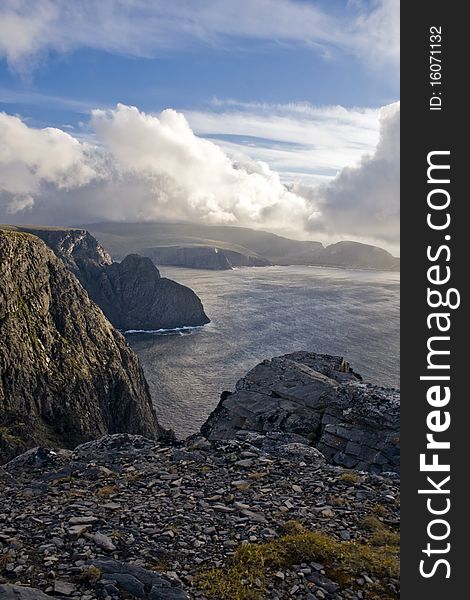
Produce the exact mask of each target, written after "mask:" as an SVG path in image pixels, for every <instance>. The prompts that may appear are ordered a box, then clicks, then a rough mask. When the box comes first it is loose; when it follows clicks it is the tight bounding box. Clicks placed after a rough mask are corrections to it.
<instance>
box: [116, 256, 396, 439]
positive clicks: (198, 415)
mask: <svg viewBox="0 0 470 600" xmlns="http://www.w3.org/2000/svg"><path fill="white" fill-rule="evenodd" d="M160 271H161V273H162V275H163V276H164V277H169V278H171V279H174V280H176V281H178V282H179V283H182V284H185V285H188V286H189V287H191V288H192V289H193V290H194V291H195V292H196V293H197V294H198V296H199V297H200V298H201V300H202V302H203V304H204V308H205V311H206V313H207V315H208V316H209V318H210V319H211V320H212V322H211V323H210V324H209V325H207V326H205V327H203V328H195V329H192V330H187V331H180V332H172V333H170V332H168V334H165V333H164V332H163V333H160V334H155V333H154V334H142V333H134V334H131V335H127V340H128V342H129V343H130V345H131V346H132V347H133V349H134V350H135V351H136V352H137V354H138V355H139V357H140V360H141V362H142V365H143V368H144V371H145V375H146V377H147V380H148V382H149V385H150V390H151V393H152V397H153V399H154V402H155V407H156V410H157V415H158V418H159V420H160V422H161V424H162V425H164V426H166V427H172V428H173V429H174V430H175V432H176V434H177V435H178V437H184V436H186V435H189V434H191V433H194V432H196V431H197V430H198V429H199V427H200V426H201V425H202V423H203V422H204V421H205V419H206V418H207V416H208V415H209V413H210V412H211V411H212V410H213V409H214V408H215V406H216V405H217V403H218V401H219V397H220V394H221V392H222V391H223V390H232V389H233V387H234V385H235V383H236V381H237V380H238V379H239V378H240V377H241V376H243V375H244V374H245V373H246V372H247V371H248V370H249V369H250V368H252V367H254V366H255V365H256V364H257V363H258V362H260V361H261V360H263V359H265V358H270V357H272V356H278V355H280V354H285V353H286V352H293V351H295V350H309V351H313V352H321V353H327V354H338V355H341V356H344V357H345V358H346V359H347V360H349V362H350V363H351V366H352V367H353V368H354V369H355V371H357V372H359V373H361V375H362V376H363V377H364V379H365V380H367V381H370V382H372V383H377V384H379V385H384V386H392V387H399V291H400V276H399V274H398V273H388V272H375V271H360V270H346V269H332V268H331V269H330V268H321V267H303V266H291V267H268V268H242V269H236V270H234V271H200V270H193V269H182V268H176V267H162V268H160Z"/></svg>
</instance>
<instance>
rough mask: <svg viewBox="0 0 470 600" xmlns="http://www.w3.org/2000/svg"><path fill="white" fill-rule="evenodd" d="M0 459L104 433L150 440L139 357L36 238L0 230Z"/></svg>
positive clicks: (152, 429)
mask: <svg viewBox="0 0 470 600" xmlns="http://www.w3.org/2000/svg"><path fill="white" fill-rule="evenodd" d="M0 372H1V379H0V460H1V459H3V460H5V459H6V458H8V457H9V456H12V455H14V454H17V453H18V452H19V451H21V450H22V449H24V448H26V447H30V446H33V445H34V444H38V443H42V444H55V445H61V446H65V447H73V446H74V445H76V444H77V443H79V442H81V441H85V440H88V439H92V438H96V437H98V436H101V435H103V434H105V433H114V432H123V431H125V432H131V433H136V434H142V435H146V436H149V437H152V438H158V437H160V436H162V435H163V434H164V433H165V432H164V430H163V429H162V428H161V427H160V426H159V424H158V422H157V419H156V416H155V412H154V410H153V407H152V401H151V398H150V394H149V390H148V386H147V383H146V381H145V378H144V375H143V371H142V369H141V367H140V364H139V361H138V359H137V357H136V356H135V354H134V353H133V352H132V350H131V349H130V348H129V347H128V346H127V344H126V341H125V339H124V337H123V336H122V335H121V334H120V333H118V332H117V331H116V330H115V329H114V327H113V326H112V325H111V324H110V323H109V321H108V320H107V319H106V318H105V316H104V315H103V313H102V312H101V310H100V309H99V308H98V306H96V304H95V303H94V302H92V301H91V300H90V299H89V297H88V295H87V293H86V291H85V290H84V289H83V288H82V286H81V285H80V283H79V282H78V280H77V279H76V277H75V276H74V275H73V274H72V273H71V272H70V271H69V270H68V269H67V268H66V267H65V266H64V263H63V262H62V261H61V260H59V259H58V258H57V257H56V256H55V255H54V253H53V252H52V251H51V250H50V249H49V248H47V246H46V245H45V244H44V243H43V242H42V241H41V240H39V239H38V238H37V237H36V236H34V235H30V234H26V233H21V232H15V231H7V230H0Z"/></svg>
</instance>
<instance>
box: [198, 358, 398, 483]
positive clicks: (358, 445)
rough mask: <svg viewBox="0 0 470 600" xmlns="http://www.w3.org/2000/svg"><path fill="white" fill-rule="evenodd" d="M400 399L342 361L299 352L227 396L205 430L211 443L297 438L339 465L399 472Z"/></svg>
mask: <svg viewBox="0 0 470 600" xmlns="http://www.w3.org/2000/svg"><path fill="white" fill-rule="evenodd" d="M399 398H400V394H399V391H398V390H396V389H391V388H384V387H379V386H375V385H372V384H368V383H364V382H363V381H362V378H361V376H360V375H358V374H356V373H354V371H353V370H352V369H351V367H350V366H349V364H348V363H347V362H346V361H345V360H344V359H343V358H342V357H339V356H330V355H327V354H315V353H309V352H294V353H292V354H286V355H284V356H281V357H277V358H272V359H270V360H265V361H263V362H262V363H260V364H259V365H257V366H256V367H255V368H254V369H252V370H251V371H250V372H249V373H248V374H247V375H246V376H245V377H243V378H242V379H240V380H239V381H238V383H237V384H236V387H235V391H234V392H233V393H229V392H224V393H223V394H222V398H221V401H220V403H219V405H218V406H217V408H216V409H215V410H214V411H213V412H212V414H211V415H210V416H209V418H208V420H207V421H206V423H205V424H204V425H203V427H202V429H201V431H202V433H203V434H204V435H205V436H206V437H207V439H209V440H223V439H233V438H237V437H239V436H240V434H242V433H243V432H254V433H257V434H261V435H263V436H265V435H268V434H271V433H273V432H279V433H288V434H296V435H297V436H298V438H297V440H296V441H297V442H298V441H303V443H304V444H306V445H310V446H313V447H315V448H316V449H317V450H319V451H320V452H321V453H322V454H323V455H324V456H325V458H326V459H327V460H328V462H331V463H333V464H336V465H340V466H343V467H346V468H353V469H358V470H366V471H371V472H374V473H381V472H389V471H390V472H398V471H399V461H400V449H399V441H400V437H399V432H400V399H399Z"/></svg>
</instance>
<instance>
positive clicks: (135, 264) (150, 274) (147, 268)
mask: <svg viewBox="0 0 470 600" xmlns="http://www.w3.org/2000/svg"><path fill="white" fill-rule="evenodd" d="M14 229H16V230H19V231H24V232H28V233H31V234H33V235H36V236H38V237H39V238H41V239H42V240H44V242H46V244H47V245H48V246H49V247H50V248H51V249H52V250H53V251H54V253H55V254H56V255H57V256H58V257H59V258H60V259H61V260H62V261H63V262H64V264H65V265H66V266H67V268H68V269H70V270H71V271H72V272H73V273H74V274H75V275H76V276H77V277H78V279H79V280H80V283H81V284H82V285H83V287H84V288H85V289H86V290H87V292H88V294H89V296H90V298H92V300H94V301H95V302H96V303H97V304H98V305H99V306H100V308H101V309H102V311H103V312H104V314H105V315H106V317H107V318H108V319H109V320H110V321H111V323H112V324H113V325H114V326H115V327H117V328H118V329H121V330H124V331H125V330H129V329H148V330H156V329H170V328H174V327H182V326H198V325H205V324H206V323H209V318H208V317H207V315H206V314H205V312H204V307H203V305H202V302H201V300H200V299H199V298H198V296H197V295H196V294H195V293H194V292H193V291H192V290H191V289H190V288H188V287H186V286H184V285H181V284H179V283H176V282H175V281H172V280H171V279H166V278H164V277H161V276H160V272H159V271H158V269H157V267H156V266H155V265H154V264H153V263H152V262H151V261H150V260H149V259H148V258H146V257H144V256H138V255H136V254H133V255H130V256H127V257H126V258H125V259H124V260H123V261H122V262H120V263H117V262H113V261H112V259H111V256H110V255H109V254H108V252H107V251H106V250H105V249H104V248H103V247H102V246H101V244H99V242H98V241H97V240H96V239H95V238H94V237H93V236H92V235H90V233H89V232H88V231H86V230H84V229H63V228H62V229H59V228H39V227H27V228H25V227H15V228H14Z"/></svg>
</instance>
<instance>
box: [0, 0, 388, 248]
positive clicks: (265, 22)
mask: <svg viewBox="0 0 470 600" xmlns="http://www.w3.org/2000/svg"><path fill="white" fill-rule="evenodd" d="M398 100H399V0H344V1H343V0H224V1H223V2H222V1H221V0H173V2H168V1H167V0H100V2H99V3H98V2H95V1H93V0H75V1H74V2H73V3H71V2H69V1H67V0H2V2H1V3H0V222H10V223H14V222H16V223H40V224H60V225H73V224H75V223H86V222H95V221H100V220H121V221H122V220H128V221H145V220H154V221H155V220H157V221H176V220H181V221H195V222H205V223H214V224H228V225H241V226H248V227H254V228H258V229H265V230H269V231H274V232H275V233H280V234H284V235H288V236H290V237H296V238H299V239H315V240H320V241H323V242H324V243H331V242H335V241H338V240H340V239H355V240H358V241H363V242H366V243H374V244H376V245H380V246H382V247H385V248H387V249H389V250H390V251H392V252H393V253H395V254H398V252H399V249H398V248H399V103H398Z"/></svg>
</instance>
